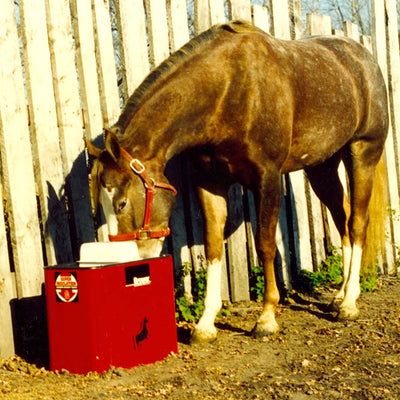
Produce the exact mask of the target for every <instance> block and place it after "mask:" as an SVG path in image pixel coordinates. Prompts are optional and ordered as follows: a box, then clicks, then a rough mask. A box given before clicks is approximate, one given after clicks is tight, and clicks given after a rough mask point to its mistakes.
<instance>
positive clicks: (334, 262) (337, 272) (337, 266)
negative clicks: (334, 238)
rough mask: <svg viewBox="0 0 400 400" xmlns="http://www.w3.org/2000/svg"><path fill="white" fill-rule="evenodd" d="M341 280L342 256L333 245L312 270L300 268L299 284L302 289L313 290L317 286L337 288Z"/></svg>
mask: <svg viewBox="0 0 400 400" xmlns="http://www.w3.org/2000/svg"><path fill="white" fill-rule="evenodd" d="M342 282H343V257H342V256H341V255H340V254H339V253H338V251H337V249H336V248H335V247H332V248H331V249H330V253H329V255H328V256H327V258H326V259H325V260H324V261H323V262H322V263H321V264H320V265H319V266H318V268H317V270H316V271H314V272H310V271H306V270H301V273H300V286H301V288H302V289H304V290H308V291H311V292H312V291H314V290H315V288H317V287H324V288H327V287H335V288H337V287H338V286H339V285H340V284H341V283H342Z"/></svg>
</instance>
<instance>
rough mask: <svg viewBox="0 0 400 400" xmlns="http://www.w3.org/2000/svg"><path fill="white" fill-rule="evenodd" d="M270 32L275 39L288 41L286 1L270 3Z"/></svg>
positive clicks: (274, 0)
mask: <svg viewBox="0 0 400 400" xmlns="http://www.w3.org/2000/svg"><path fill="white" fill-rule="evenodd" d="M270 4H271V17H272V18H271V23H272V29H271V32H272V33H273V35H274V36H275V37H276V38H279V39H285V40H289V39H290V24H289V14H288V2H287V0H272V1H271V3H270Z"/></svg>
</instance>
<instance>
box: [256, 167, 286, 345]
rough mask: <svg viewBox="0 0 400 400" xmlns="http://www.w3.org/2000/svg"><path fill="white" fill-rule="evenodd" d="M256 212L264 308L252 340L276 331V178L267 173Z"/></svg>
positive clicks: (274, 175)
mask: <svg viewBox="0 0 400 400" xmlns="http://www.w3.org/2000/svg"><path fill="white" fill-rule="evenodd" d="M256 200H257V208H258V210H257V211H258V232H257V251H258V256H259V259H260V262H261V264H262V266H263V269H264V282H265V288H264V306H263V311H262V313H261V316H260V318H259V319H258V321H257V324H256V326H255V327H254V329H253V336H256V337H259V336H266V335H271V334H274V333H276V332H278V330H279V325H278V323H277V322H276V319H275V310H276V306H277V305H278V302H279V291H278V287H277V285H276V279H275V269H274V259H275V254H276V227H277V224H278V216H279V207H280V174H279V173H278V172H276V173H272V172H270V173H269V175H268V179H265V181H264V184H263V185H262V187H261V191H260V193H259V195H258V196H256Z"/></svg>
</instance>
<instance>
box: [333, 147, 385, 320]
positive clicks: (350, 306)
mask: <svg viewBox="0 0 400 400" xmlns="http://www.w3.org/2000/svg"><path fill="white" fill-rule="evenodd" d="M373 146H374V142H373V141H370V142H368V141H363V140H359V141H356V142H353V143H351V144H350V145H349V149H348V153H347V156H345V157H344V159H343V161H344V162H345V165H346V169H347V173H348V176H349V183H350V203H351V216H350V220H349V224H348V225H349V232H350V241H351V246H352V252H351V261H350V269H349V276H348V279H347V281H346V282H345V283H344V284H345V287H344V298H343V301H342V303H341V304H340V306H339V315H338V318H339V319H355V318H357V317H358V314H359V311H358V309H357V305H356V301H357V298H358V296H359V295H360V269H361V259H362V251H363V248H364V244H365V240H366V232H367V225H368V206H369V201H370V198H371V194H372V187H373V182H374V177H375V168H376V165H377V163H378V161H379V158H380V155H381V152H382V147H381V146H380V145H379V144H376V143H375V146H374V147H373Z"/></svg>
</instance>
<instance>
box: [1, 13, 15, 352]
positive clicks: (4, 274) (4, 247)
mask: <svg viewBox="0 0 400 400" xmlns="http://www.w3.org/2000/svg"><path fill="white" fill-rule="evenodd" d="M1 11H3V10H2V9H1V7H0V12H1ZM0 84H1V82H0ZM0 126H1V124H0ZM0 130H1V127H0ZM2 189H3V187H2V183H1V181H0V193H3V190H2ZM0 215H4V208H3V197H2V195H0ZM15 297H16V293H15V288H14V286H13V279H12V273H11V271H10V262H9V254H8V242H7V235H6V227H5V223H4V218H0V332H1V340H0V359H1V358H7V357H10V356H12V355H14V354H15V349H14V338H13V324H12V317H11V307H10V300H11V299H14V298H15Z"/></svg>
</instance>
